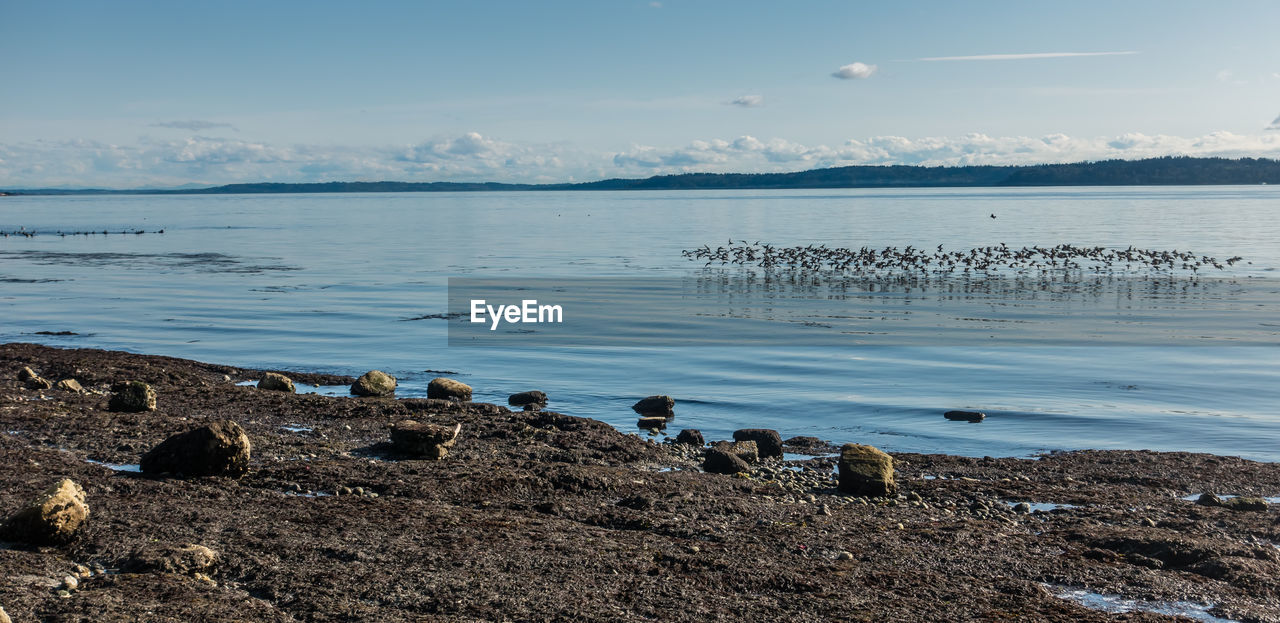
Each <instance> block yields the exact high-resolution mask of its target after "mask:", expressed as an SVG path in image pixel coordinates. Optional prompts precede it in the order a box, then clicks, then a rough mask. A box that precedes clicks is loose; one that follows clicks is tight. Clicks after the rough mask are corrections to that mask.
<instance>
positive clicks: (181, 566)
mask: <svg viewBox="0 0 1280 623" xmlns="http://www.w3.org/2000/svg"><path fill="white" fill-rule="evenodd" d="M217 565H218V554H217V552H215V551H213V550H211V549H209V548H207V547H205V546H203V545H182V546H173V545H154V544H153V545H147V546H144V547H143V548H142V549H139V550H138V551H135V552H134V553H133V554H132V555H131V556H130V557H129V560H128V561H127V562H125V563H124V564H123V565H121V571H125V572H128V573H176V574H179V575H194V574H196V573H209V572H210V571H213V570H214V568H215V567H217Z"/></svg>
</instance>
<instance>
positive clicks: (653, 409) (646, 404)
mask: <svg viewBox="0 0 1280 623" xmlns="http://www.w3.org/2000/svg"><path fill="white" fill-rule="evenodd" d="M675 406H676V401H675V399H674V398H672V397H671V396H649V397H648V398H641V399H640V401H639V402H637V403H635V404H634V405H631V409H632V410H633V411H635V412H636V413H639V414H640V415H643V416H646V417H668V418H669V417H672V416H674V415H675V412H674V411H673V408H674V407H675Z"/></svg>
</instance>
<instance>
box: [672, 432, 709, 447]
mask: <svg viewBox="0 0 1280 623" xmlns="http://www.w3.org/2000/svg"><path fill="white" fill-rule="evenodd" d="M676 443H683V444H688V445H691V446H698V447H702V446H705V445H707V442H706V440H705V439H703V438H702V431H700V430H698V429H696V428H686V429H684V430H682V431H680V434H679V435H676Z"/></svg>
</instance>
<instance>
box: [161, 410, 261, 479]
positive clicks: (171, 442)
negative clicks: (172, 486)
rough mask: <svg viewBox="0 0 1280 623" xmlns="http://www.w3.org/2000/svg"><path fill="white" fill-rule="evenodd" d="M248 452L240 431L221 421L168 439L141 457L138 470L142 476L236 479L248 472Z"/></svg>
mask: <svg viewBox="0 0 1280 623" xmlns="http://www.w3.org/2000/svg"><path fill="white" fill-rule="evenodd" d="M249 451H250V446H249V437H248V435H245V434H244V429H242V428H240V425H239V424H236V423H235V422H232V421H230V420H224V421H221V422H214V423H212V424H209V425H207V426H201V427H200V428H196V429H193V430H189V431H187V432H185V433H178V434H177V435H173V436H172V437H169V438H168V439H166V440H164V441H162V442H160V445H158V446H156V447H154V448H152V449H151V450H150V451H149V452H147V453H146V454H144V455H142V461H140V462H139V467H140V468H141V470H142V472H143V473H145V474H166V473H167V474H175V475H181V476H184V477H200V476H230V477H233V478H236V477H239V476H243V475H244V473H245V472H247V471H249Z"/></svg>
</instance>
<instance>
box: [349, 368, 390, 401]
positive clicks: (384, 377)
mask: <svg viewBox="0 0 1280 623" xmlns="http://www.w3.org/2000/svg"><path fill="white" fill-rule="evenodd" d="M351 393H352V394H353V395H356V396H390V395H392V394H394V393H396V377H394V376H391V375H390V374H387V373H386V372H383V371H381V370H370V371H368V372H365V373H364V374H363V375H361V376H360V378H358V379H356V382H355V383H352V384H351Z"/></svg>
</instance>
